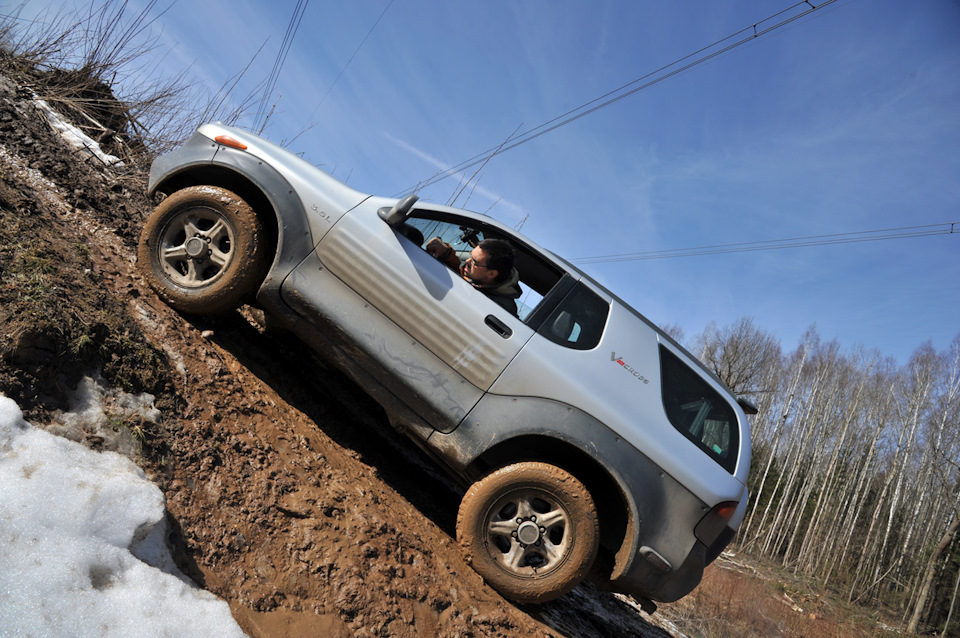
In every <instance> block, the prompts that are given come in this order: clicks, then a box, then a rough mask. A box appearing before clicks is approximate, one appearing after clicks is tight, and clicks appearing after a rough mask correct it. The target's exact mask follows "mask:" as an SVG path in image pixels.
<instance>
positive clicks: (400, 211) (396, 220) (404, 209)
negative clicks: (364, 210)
mask: <svg viewBox="0 0 960 638" xmlns="http://www.w3.org/2000/svg"><path fill="white" fill-rule="evenodd" d="M418 199H420V197H419V196H417V195H407V196H406V197H404V198H403V199H401V200H400V201H399V202H397V203H396V204H394V205H393V208H386V207H384V208H381V209H380V210H378V211H377V214H378V215H380V219H382V220H383V221H385V222H387V223H388V224H389V225H391V226H393V227H397V226H400V225H401V224H402V223H403V222H404V221H406V219H407V215H409V214H410V209H411V208H413V205H414V204H415V203H417V200H418Z"/></svg>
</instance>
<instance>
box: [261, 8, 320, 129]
mask: <svg viewBox="0 0 960 638" xmlns="http://www.w3.org/2000/svg"><path fill="white" fill-rule="evenodd" d="M309 3H310V0H297V5H296V6H295V7H294V8H293V15H292V16H290V22H289V23H288V24H287V30H286V32H285V33H284V34H283V41H282V42H281V43H280V49H279V50H278V51H277V57H276V59H275V60H274V61H273V68H272V69H270V75H269V76H267V83H266V85H265V86H264V87H263V95H262V96H261V97H260V109H259V113H258V115H257V120H256V122H255V123H254V127H253V128H254V129H256V130H258V131H259V132H263V129H264V127H265V126H266V125H267V120H268V119H269V117H270V114H269V113H268V112H267V102H269V100H270V96H271V95H272V94H273V90H274V89H275V88H276V86H277V79H278V78H279V77H280V70H281V69H282V68H283V64H284V62H286V60H287V54H288V53H289V52H290V46H291V45H292V44H293V39H294V37H296V35H297V30H298V29H299V28H300V22H301V21H302V20H303V14H304V12H306V10H307V5H308V4H309ZM257 123H259V125H257Z"/></svg>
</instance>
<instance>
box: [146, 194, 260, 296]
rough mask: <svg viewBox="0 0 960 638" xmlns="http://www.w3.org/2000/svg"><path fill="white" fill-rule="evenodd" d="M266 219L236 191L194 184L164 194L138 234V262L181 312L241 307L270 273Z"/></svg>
mask: <svg viewBox="0 0 960 638" xmlns="http://www.w3.org/2000/svg"><path fill="white" fill-rule="evenodd" d="M265 238H266V235H265V233H264V230H263V223H262V221H261V220H260V219H259V218H258V217H257V215H256V213H255V212H254V211H253V209H252V208H251V207H250V205H249V204H247V203H246V202H245V201H243V200H242V199H241V198H240V197H238V196H237V195H236V194H234V193H232V192H230V191H228V190H226V189H224V188H219V187H216V186H191V187H189V188H184V189H182V190H179V191H177V192H176V193H173V194H172V195H170V196H169V197H167V198H166V199H164V200H163V201H162V202H161V203H160V205H159V206H157V207H156V209H154V211H153V213H151V214H150V216H149V217H148V218H147V221H146V224H144V227H143V231H142V232H141V234H140V244H139V247H138V250H137V266H138V268H139V270H140V274H141V275H143V277H144V279H146V281H147V283H149V284H150V287H151V288H153V289H154V290H155V291H156V293H157V295H159V296H160V298H161V299H163V300H164V301H165V302H166V303H167V304H168V305H170V306H171V307H172V308H174V309H175V310H177V311H179V312H183V313H186V314H195V315H217V314H223V313H226V312H228V311H230V310H232V309H234V308H237V307H239V306H240V305H241V304H242V303H244V302H245V301H247V300H248V299H249V298H252V296H253V295H254V294H255V293H256V291H257V288H259V286H260V284H261V282H262V281H263V279H264V277H265V276H266V272H267V268H268V266H269V261H268V259H269V251H268V249H267V246H266V245H265V244H266V241H265Z"/></svg>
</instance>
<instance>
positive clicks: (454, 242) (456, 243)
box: [397, 210, 563, 321]
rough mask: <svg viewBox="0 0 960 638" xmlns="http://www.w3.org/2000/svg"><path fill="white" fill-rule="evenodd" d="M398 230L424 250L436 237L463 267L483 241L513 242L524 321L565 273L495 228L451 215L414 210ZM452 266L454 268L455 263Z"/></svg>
mask: <svg viewBox="0 0 960 638" xmlns="http://www.w3.org/2000/svg"><path fill="white" fill-rule="evenodd" d="M397 230H398V232H399V233H400V234H402V235H404V236H405V237H407V239H409V240H410V241H412V242H413V243H415V244H418V245H419V246H420V247H421V248H425V247H426V245H427V243H428V242H429V241H430V240H431V239H433V238H434V237H438V238H440V240H441V241H443V242H445V243H447V244H450V246H451V247H452V248H453V250H454V254H455V255H456V257H457V259H458V260H459V262H460V264H463V262H464V261H465V260H466V259H467V257H469V256H470V251H472V250H473V249H474V247H475V246H476V245H477V244H479V243H480V242H481V241H483V240H484V239H504V240H506V241H508V242H510V245H511V246H513V251H514V267H515V268H516V269H517V272H518V273H519V275H520V288H521V290H522V292H523V294H522V295H521V296H520V298H519V299H517V307H518V312H519V317H520V319H521V320H522V321H527V320H528V319H530V318H531V317H532V316H533V314H534V310H535V309H536V308H537V306H539V305H540V303H541V301H542V300H543V298H544V297H545V296H546V295H547V293H549V292H550V291H551V289H553V288H554V286H556V284H557V282H558V281H560V278H561V277H562V276H563V271H561V270H560V269H559V268H558V267H557V266H555V265H554V264H553V263H551V262H550V261H548V260H546V259H545V258H544V257H543V256H541V255H540V254H539V253H538V252H537V251H536V250H534V249H532V248H530V247H529V246H526V245H525V244H523V243H522V242H520V241H519V240H518V239H517V238H516V237H513V236H511V235H508V234H506V233H503V232H502V231H500V230H498V229H497V228H494V227H492V226H486V225H484V224H482V223H477V222H476V221H474V220H470V219H466V218H462V217H458V216H456V215H451V214H449V213H438V212H433V211H422V210H415V211H413V213H412V214H411V215H410V216H409V217H408V218H407V220H406V222H405V223H404V224H403V226H402V227H401V228H398V229H397ZM450 265H451V267H452V264H450Z"/></svg>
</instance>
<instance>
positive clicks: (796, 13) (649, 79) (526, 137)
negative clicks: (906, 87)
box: [397, 0, 838, 196]
mask: <svg viewBox="0 0 960 638" xmlns="http://www.w3.org/2000/svg"><path fill="white" fill-rule="evenodd" d="M835 2H838V0H825V1H824V2H821V3H820V4H817V5H814V4H813V3H812V2H809V1H808V0H803V1H802V2H797V3H796V4H794V5H791V6H789V7H787V8H786V9H783V10H781V11H778V12H776V13H774V14H772V15H770V16H768V17H766V18H764V19H763V20H760V21H758V22H755V23H754V24H752V25H750V26H747V27H744V28H742V29H740V30H739V31H736V32H734V33H732V34H730V35H728V36H726V37H725V38H721V39H720V40H717V41H716V42H714V43H712V44H709V45H707V46H705V47H702V48H700V49H698V50H696V51H694V52H693V53H690V54H688V55H685V56H683V57H682V58H679V59H677V60H674V61H673V62H671V63H670V64H667V65H664V66H662V67H660V68H659V69H656V70H655V71H651V72H650V73H647V74H645V75H643V76H641V77H639V78H637V79H635V80H633V81H631V82H628V83H626V84H624V85H622V86H620V87H618V88H616V89H613V90H612V91H608V92H607V93H604V94H603V95H601V96H599V97H596V98H594V99H592V100H590V101H589V102H586V103H584V104H581V105H580V106H578V107H576V108H573V109H571V110H569V111H567V112H566V113H563V114H561V115H558V116H556V117H554V118H553V119H550V120H547V121H546V122H544V123H542V124H540V125H538V126H536V127H534V128H532V129H530V130H529V131H525V132H523V133H521V134H519V135H517V136H515V137H514V140H513V141H512V142H511V143H510V144H507V145H504V146H500V147H496V146H495V147H492V148H488V149H487V150H485V151H483V152H482V153H478V154H477V155H474V156H473V157H471V158H470V159H467V160H464V161H462V162H460V163H459V164H456V165H454V166H451V167H449V168H446V169H444V170H442V171H438V172H437V173H435V174H434V175H433V176H431V177H430V178H429V179H427V180H426V181H423V182H420V183H418V184H416V185H415V186H412V187H409V188H407V189H405V190H404V191H401V192H400V193H398V194H397V196H399V195H402V194H404V193H409V192H411V191H414V190H420V189H423V188H426V187H427V186H430V185H432V184H435V183H436V182H438V181H440V180H443V179H446V178H447V177H449V176H451V175H453V174H455V173H458V172H461V171H464V170H466V169H468V168H471V167H473V166H476V165H477V164H479V163H481V162H483V161H486V160H487V159H489V158H490V157H492V156H493V155H495V154H496V155H499V154H501V153H504V152H506V151H509V150H510V149H514V148H516V147H518V146H520V145H521V144H526V143H527V142H530V141H532V140H535V139H536V138H538V137H540V136H541V135H546V134H547V133H549V132H551V131H555V130H556V129H558V128H560V127H562V126H566V125H567V124H570V123H571V122H574V121H576V120H579V119H580V118H582V117H585V116H587V115H590V114H591V113H595V112H596V111H599V110H600V109H603V108H605V107H607V106H610V105H611V104H614V103H616V102H619V101H620V100H623V99H625V98H627V97H630V96H631V95H634V94H636V93H639V92H640V91H643V90H645V89H648V88H650V87H652V86H655V85H657V84H659V83H661V82H663V81H665V80H667V79H669V78H672V77H674V76H676V75H678V74H680V73H683V72H684V71H688V70H690V69H692V68H693V67H695V66H699V65H700V64H703V63H704V62H708V61H710V60H712V59H714V58H716V57H718V56H721V55H723V54H725V53H728V52H729V51H732V50H733V49H736V48H738V47H740V46H743V45H744V44H746V43H748V42H751V41H753V40H755V39H757V38H759V37H761V36H764V35H767V34H769V33H771V32H773V31H776V30H777V29H780V28H782V27H785V26H787V25H789V24H792V23H793V22H796V21H797V20H800V19H801V18H805V17H806V16H809V15H810V14H812V13H813V12H814V11H818V10H820V9H822V8H824V7H826V6H829V5H831V4H834V3H835ZM788 14H789V15H788ZM784 16H786V17H784ZM776 20H778V21H777V22H774V23H773V24H769V25H768V23H770V22H773V21H776ZM697 56H699V57H697ZM637 85H639V86H637ZM631 87H632V88H631Z"/></svg>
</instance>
